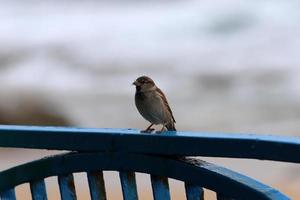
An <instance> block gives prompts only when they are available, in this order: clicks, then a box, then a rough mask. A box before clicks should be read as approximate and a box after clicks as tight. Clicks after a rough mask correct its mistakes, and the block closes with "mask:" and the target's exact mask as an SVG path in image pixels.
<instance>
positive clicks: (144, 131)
mask: <svg viewBox="0 0 300 200" xmlns="http://www.w3.org/2000/svg"><path fill="white" fill-rule="evenodd" d="M154 130H155V129H154V128H150V129H146V130H143V131H141V133H152V132H153V131H154Z"/></svg>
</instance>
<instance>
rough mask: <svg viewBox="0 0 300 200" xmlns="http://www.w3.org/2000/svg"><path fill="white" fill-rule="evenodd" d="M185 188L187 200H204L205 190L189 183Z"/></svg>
mask: <svg viewBox="0 0 300 200" xmlns="http://www.w3.org/2000/svg"><path fill="white" fill-rule="evenodd" d="M184 187H185V194H186V198H187V200H204V190H203V188H201V187H199V186H197V185H192V184H189V183H185V185H184Z"/></svg>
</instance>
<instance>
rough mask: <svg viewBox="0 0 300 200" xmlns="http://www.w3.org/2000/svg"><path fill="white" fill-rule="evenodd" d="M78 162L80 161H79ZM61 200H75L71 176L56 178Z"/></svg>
mask: <svg viewBox="0 0 300 200" xmlns="http://www.w3.org/2000/svg"><path fill="white" fill-rule="evenodd" d="M79 162H80V161H79ZM61 167H63V166H61ZM58 184H59V191H60V196H61V200H76V199H77V198H76V191H75V184H74V177H73V174H67V175H60V176H58Z"/></svg>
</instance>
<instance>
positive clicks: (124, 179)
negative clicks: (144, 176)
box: [119, 171, 138, 200]
mask: <svg viewBox="0 0 300 200" xmlns="http://www.w3.org/2000/svg"><path fill="white" fill-rule="evenodd" d="M119 176H120V181H121V186H122V192H123V199H124V200H138V194H137V189H136V188H137V187H136V180H135V173H134V172H123V171H121V172H120V173H119Z"/></svg>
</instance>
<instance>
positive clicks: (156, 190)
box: [151, 175, 171, 200]
mask: <svg viewBox="0 0 300 200" xmlns="http://www.w3.org/2000/svg"><path fill="white" fill-rule="evenodd" d="M151 186H152V192H153V198H154V200H170V199H171V197H170V189H169V181H168V178H166V177H162V176H156V175H151Z"/></svg>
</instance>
